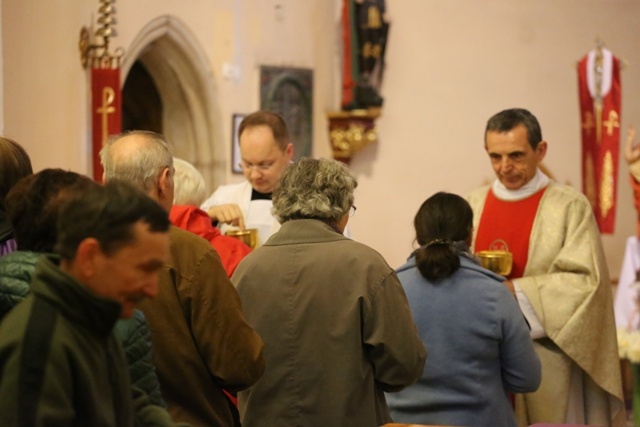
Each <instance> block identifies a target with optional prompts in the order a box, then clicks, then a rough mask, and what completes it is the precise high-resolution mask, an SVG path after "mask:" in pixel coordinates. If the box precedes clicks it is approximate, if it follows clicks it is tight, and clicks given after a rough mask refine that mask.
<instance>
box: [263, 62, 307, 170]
mask: <svg viewBox="0 0 640 427" xmlns="http://www.w3.org/2000/svg"><path fill="white" fill-rule="evenodd" d="M260 108H261V109H262V110H269V111H273V112H276V113H278V114H280V115H281V116H282V118H283V119H284V121H285V122H286V123H287V127H288V128H289V136H290V137H291V140H292V142H293V159H294V160H297V159H299V158H300V157H302V156H310V155H311V139H312V135H311V133H312V132H311V131H312V129H313V123H312V120H311V119H312V117H313V70H311V69H306V68H292V67H272V66H266V65H263V66H261V67H260Z"/></svg>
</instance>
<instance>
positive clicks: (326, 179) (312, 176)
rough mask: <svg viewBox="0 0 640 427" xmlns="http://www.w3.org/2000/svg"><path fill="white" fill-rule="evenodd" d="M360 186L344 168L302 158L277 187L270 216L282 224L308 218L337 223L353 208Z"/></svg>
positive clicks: (288, 169)
mask: <svg viewBox="0 0 640 427" xmlns="http://www.w3.org/2000/svg"><path fill="white" fill-rule="evenodd" d="M357 186H358V181H356V179H355V177H354V176H353V175H352V174H351V172H350V171H349V169H348V168H347V166H346V165H345V164H343V163H341V162H338V161H336V160H331V159H312V158H309V157H302V158H301V159H300V160H298V161H297V162H295V163H293V164H292V165H290V166H289V167H288V168H287V169H286V171H285V173H284V175H283V176H282V177H281V178H280V180H278V182H277V183H276V186H275V189H274V190H273V195H272V198H273V208H272V210H271V213H273V215H274V216H275V217H276V218H277V219H278V221H279V222H280V223H284V222H286V221H289V220H292V219H305V218H310V219H319V220H323V221H331V222H334V223H337V222H338V221H339V220H340V219H341V218H342V217H343V216H344V214H345V213H347V212H348V211H349V208H351V206H352V205H353V190H354V189H355V188H356V187H357Z"/></svg>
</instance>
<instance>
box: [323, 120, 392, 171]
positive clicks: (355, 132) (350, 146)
mask: <svg viewBox="0 0 640 427" xmlns="http://www.w3.org/2000/svg"><path fill="white" fill-rule="evenodd" d="M380 111H381V110H380V109H379V108H369V109H366V110H349V111H337V112H332V113H327V118H328V119H329V139H330V140H331V148H332V150H333V158H334V159H336V160H340V161H341V162H343V163H346V164H349V162H350V161H351V157H352V156H353V155H354V154H355V153H357V152H358V151H360V150H362V149H363V148H364V147H366V146H367V145H369V144H372V143H374V142H376V141H377V140H378V132H377V130H376V126H375V125H376V124H375V119H376V118H378V117H379V116H380Z"/></svg>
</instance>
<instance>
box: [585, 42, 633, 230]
mask: <svg viewBox="0 0 640 427" xmlns="http://www.w3.org/2000/svg"><path fill="white" fill-rule="evenodd" d="M578 93H579V96H580V122H581V123H580V124H581V128H582V191H583V193H584V194H585V195H586V196H587V199H589V202H590V203H591V207H592V208H593V213H594V215H595V218H596V222H597V223H598V227H599V228H600V232H601V233H613V231H614V225H615V217H616V198H617V190H618V158H619V150H620V116H621V113H620V108H621V105H622V103H621V89H620V61H619V60H618V58H616V57H615V56H613V54H612V53H611V52H610V51H609V50H607V49H604V48H599V49H594V50H592V51H591V52H589V53H588V54H587V55H585V56H584V57H583V58H582V59H581V60H580V61H579V63H578Z"/></svg>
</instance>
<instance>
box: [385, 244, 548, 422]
mask: <svg viewBox="0 0 640 427" xmlns="http://www.w3.org/2000/svg"><path fill="white" fill-rule="evenodd" d="M460 264H461V265H460V269H459V270H458V271H456V272H455V273H454V274H453V275H452V276H451V277H449V278H446V279H443V280H441V281H439V282H437V283H430V282H429V281H427V280H426V279H425V278H424V277H423V276H422V275H421V274H420V271H419V270H418V269H417V267H416V265H415V258H414V257H412V258H410V259H409V261H408V262H407V263H406V264H405V265H403V266H402V267H400V268H399V269H398V270H397V272H398V277H399V278H400V281H401V282H402V286H403V288H404V290H405V292H406V294H407V298H408V300H409V305H410V307H411V311H412V314H413V318H414V320H415V323H416V325H417V327H418V331H419V333H420V338H421V339H422V342H423V343H424V345H425V347H427V348H428V349H429V357H428V358H427V362H426V364H425V367H424V371H423V373H422V377H421V378H420V380H419V381H418V383H417V384H415V385H413V386H410V387H407V388H406V389H404V390H402V391H400V392H398V393H388V394H386V398H387V404H388V406H389V409H390V410H391V417H392V418H393V420H394V422H400V423H419V424H445V425H465V426H505V427H506V426H516V420H515V417H514V414H513V410H512V407H511V402H510V400H509V397H508V393H509V392H516V393H525V392H532V391H535V390H536V389H537V388H538V386H539V384H540V361H539V360H538V357H537V355H536V353H535V351H534V349H533V344H532V341H531V338H530V336H529V328H528V327H527V324H526V322H525V320H524V317H523V315H522V313H521V312H520V309H519V307H518V304H517V301H516V299H515V298H514V297H513V296H512V294H511V293H510V292H509V291H508V290H507V288H506V287H505V286H504V285H503V284H502V283H501V280H503V279H502V278H501V277H500V276H497V275H495V274H493V273H492V272H490V271H488V270H485V269H484V268H482V267H480V266H479V265H477V264H475V263H474V262H473V261H472V260H470V259H469V258H467V257H464V256H460Z"/></svg>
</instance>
